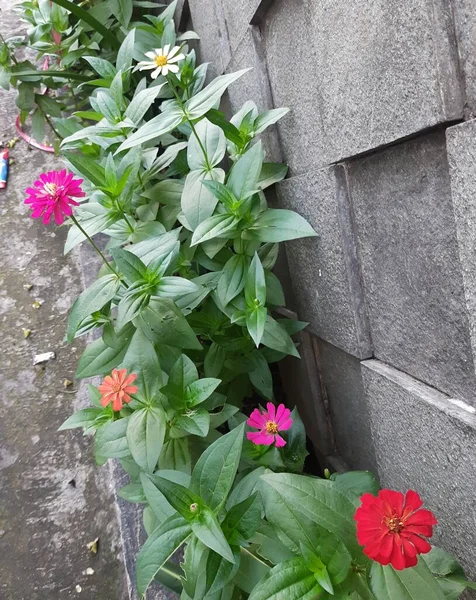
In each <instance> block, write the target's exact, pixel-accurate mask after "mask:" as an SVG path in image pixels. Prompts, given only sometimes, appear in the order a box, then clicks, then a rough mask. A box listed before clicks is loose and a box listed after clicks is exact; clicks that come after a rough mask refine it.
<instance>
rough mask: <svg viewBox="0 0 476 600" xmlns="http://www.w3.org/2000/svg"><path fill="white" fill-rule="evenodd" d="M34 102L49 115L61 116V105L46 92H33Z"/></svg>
mask: <svg viewBox="0 0 476 600" xmlns="http://www.w3.org/2000/svg"><path fill="white" fill-rule="evenodd" d="M35 102H36V103H37V104H38V106H39V107H40V108H41V110H42V111H43V112H44V113H45V114H46V115H50V116H51V117H61V114H62V113H61V105H60V104H59V102H58V101H57V100H55V99H54V98H52V97H51V96H48V95H46V94H35Z"/></svg>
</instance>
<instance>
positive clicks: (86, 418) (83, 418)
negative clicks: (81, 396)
mask: <svg viewBox="0 0 476 600" xmlns="http://www.w3.org/2000/svg"><path fill="white" fill-rule="evenodd" d="M103 414H104V410H103V409H102V408H96V407H94V408H83V409H82V410H78V412H75V413H74V414H73V415H71V416H70V417H69V418H68V419H66V421H65V422H64V423H63V424H62V425H61V427H58V431H64V430H65V429H74V428H75V427H85V428H88V427H91V425H92V424H93V423H94V421H95V420H96V419H97V417H100V416H101V415H103Z"/></svg>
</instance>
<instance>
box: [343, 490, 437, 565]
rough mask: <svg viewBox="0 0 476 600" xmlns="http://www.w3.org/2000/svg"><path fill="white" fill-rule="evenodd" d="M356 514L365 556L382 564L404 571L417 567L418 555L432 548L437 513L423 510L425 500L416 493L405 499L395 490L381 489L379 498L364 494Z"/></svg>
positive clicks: (359, 539) (360, 541)
mask: <svg viewBox="0 0 476 600" xmlns="http://www.w3.org/2000/svg"><path fill="white" fill-rule="evenodd" d="M360 501H361V502H362V504H361V506H360V508H358V509H357V511H356V513H355V517H354V518H355V520H356V521H357V539H358V541H359V544H360V545H361V546H364V553H365V554H366V555H367V556H368V557H369V558H371V559H372V560H375V561H376V562H378V563H380V564H381V565H388V564H391V565H392V566H393V568H394V569H397V570H399V571H401V570H402V569H406V568H408V567H414V566H415V565H416V564H417V562H418V558H417V556H418V554H426V553H427V552H429V551H430V550H431V546H430V544H429V543H428V541H427V540H426V538H429V537H431V536H432V535H433V525H436V524H437V523H438V521H437V520H436V518H435V516H434V514H433V513H432V512H430V511H429V510H425V509H422V508H421V507H422V506H423V501H422V499H421V498H420V496H419V495H418V494H417V493H416V492H414V491H413V490H409V491H408V492H407V493H406V495H405V496H404V495H403V494H402V493H401V492H395V491H393V490H380V492H379V493H378V496H377V497H376V496H372V494H364V495H363V496H362V497H361V498H360Z"/></svg>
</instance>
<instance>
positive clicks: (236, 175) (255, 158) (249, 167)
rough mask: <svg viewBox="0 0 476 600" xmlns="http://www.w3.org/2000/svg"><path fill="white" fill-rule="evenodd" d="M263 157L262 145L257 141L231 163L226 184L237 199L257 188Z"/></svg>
mask: <svg viewBox="0 0 476 600" xmlns="http://www.w3.org/2000/svg"><path fill="white" fill-rule="evenodd" d="M263 159H264V151H263V147H262V144H261V142H258V143H257V144H255V145H254V146H251V148H250V149H249V150H247V151H246V152H245V154H243V156H241V157H240V158H239V159H238V160H237V161H236V163H235V164H234V165H233V168H232V169H231V174H230V176H229V178H228V182H227V186H228V187H229V188H230V190H231V191H232V192H233V194H234V195H235V196H236V197H237V198H238V199H239V200H241V199H244V198H246V197H247V195H248V194H249V193H250V192H252V191H254V190H256V189H257V187H258V179H259V176H260V173H261V167H262V164H263Z"/></svg>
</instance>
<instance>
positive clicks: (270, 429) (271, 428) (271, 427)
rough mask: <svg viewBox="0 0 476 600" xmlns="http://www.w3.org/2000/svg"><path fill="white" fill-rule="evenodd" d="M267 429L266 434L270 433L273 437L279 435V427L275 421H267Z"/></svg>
mask: <svg viewBox="0 0 476 600" xmlns="http://www.w3.org/2000/svg"><path fill="white" fill-rule="evenodd" d="M265 429H266V433H270V434H271V435H276V434H277V433H278V426H277V425H276V423H275V422H274V421H267V422H266V426H265Z"/></svg>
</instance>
